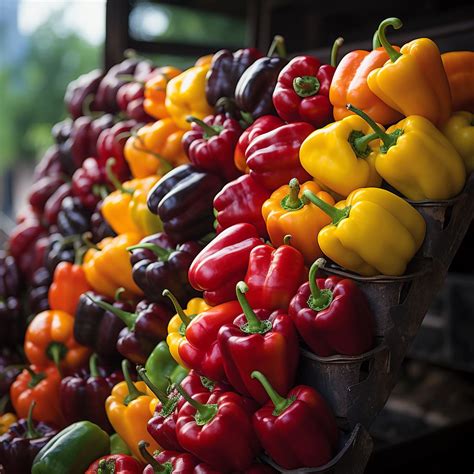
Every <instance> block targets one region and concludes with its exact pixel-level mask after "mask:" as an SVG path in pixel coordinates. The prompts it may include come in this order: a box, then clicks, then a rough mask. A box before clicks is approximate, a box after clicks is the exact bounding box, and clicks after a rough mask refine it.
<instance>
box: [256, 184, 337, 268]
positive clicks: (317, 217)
mask: <svg viewBox="0 0 474 474" xmlns="http://www.w3.org/2000/svg"><path fill="white" fill-rule="evenodd" d="M305 189H309V190H311V191H312V192H313V193H314V194H316V195H317V196H319V197H320V198H321V199H323V200H324V201H326V202H327V203H328V204H331V205H334V199H333V197H332V196H331V195H330V194H329V193H327V192H325V191H323V190H322V189H321V188H320V187H319V186H318V185H317V184H316V183H315V182H314V181H307V182H306V183H303V184H302V185H301V187H300V185H299V183H298V180H297V179H295V178H293V179H292V180H290V183H289V185H286V186H282V187H281V188H278V189H277V190H276V191H274V192H273V193H272V195H271V196H270V198H269V199H267V200H266V201H265V202H264V203H263V206H262V215H263V218H264V220H265V222H266V226H267V231H268V235H269V236H270V240H271V241H272V244H273V246H274V247H279V246H281V245H283V244H284V242H285V237H287V236H288V237H291V239H290V242H291V246H292V247H294V248H296V249H298V250H299V251H300V252H301V253H302V254H303V257H304V259H305V262H306V263H307V264H311V263H312V262H313V261H314V259H315V258H317V257H320V256H321V255H322V253H321V249H320V248H319V246H318V242H317V239H316V238H315V237H316V236H317V235H318V233H319V231H320V230H321V229H322V228H323V227H324V226H325V225H327V224H329V222H330V221H331V219H330V218H329V217H328V216H327V215H326V214H325V213H324V212H322V211H321V210H320V209H319V208H318V207H316V206H315V205H314V204H313V203H311V202H309V201H308V200H307V199H306V198H303V192H304V191H305Z"/></svg>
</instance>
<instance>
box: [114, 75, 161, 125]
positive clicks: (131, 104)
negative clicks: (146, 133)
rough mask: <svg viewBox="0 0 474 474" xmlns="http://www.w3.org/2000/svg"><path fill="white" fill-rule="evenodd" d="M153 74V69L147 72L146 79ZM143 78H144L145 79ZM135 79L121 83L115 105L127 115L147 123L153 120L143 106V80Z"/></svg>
mask: <svg viewBox="0 0 474 474" xmlns="http://www.w3.org/2000/svg"><path fill="white" fill-rule="evenodd" d="M151 75H153V71H151V72H150V73H149V74H148V77H147V78H146V79H148V78H149V77H150V76H151ZM146 79H145V80H146ZM145 80H144V81H143V82H142V81H137V80H135V79H134V78H133V79H132V80H131V81H130V82H127V83H126V84H123V85H122V86H121V87H120V89H119V90H118V91H117V96H116V100H117V105H118V106H119V108H120V110H121V111H122V112H123V113H124V114H125V115H126V116H127V117H128V118H131V119H133V120H136V121H137V122H140V123H148V122H152V121H153V120H154V118H153V117H151V116H150V115H148V114H147V113H146V111H145V109H144V107H143V103H144V101H145V85H144V82H145Z"/></svg>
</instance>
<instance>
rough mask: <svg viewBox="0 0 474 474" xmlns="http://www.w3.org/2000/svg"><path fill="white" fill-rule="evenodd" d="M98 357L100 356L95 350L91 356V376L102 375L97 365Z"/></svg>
mask: <svg viewBox="0 0 474 474" xmlns="http://www.w3.org/2000/svg"><path fill="white" fill-rule="evenodd" d="M98 359H99V356H98V355H97V354H96V353H95V352H94V353H93V354H92V355H91V356H90V357H89V373H90V375H91V377H100V372H99V368H98V367H97V361H98Z"/></svg>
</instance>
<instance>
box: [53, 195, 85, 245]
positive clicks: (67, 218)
mask: <svg viewBox="0 0 474 474" xmlns="http://www.w3.org/2000/svg"><path fill="white" fill-rule="evenodd" d="M90 218H91V211H90V210H89V209H87V208H86V207H85V206H84V205H83V204H82V202H81V201H80V200H79V199H78V198H74V197H72V196H68V197H66V198H65V199H63V201H62V204H61V210H60V211H59V213H58V217H57V226H58V230H59V233H60V234H61V235H63V236H72V235H82V234H84V233H85V232H87V231H88V230H89V226H90V224H89V223H90Z"/></svg>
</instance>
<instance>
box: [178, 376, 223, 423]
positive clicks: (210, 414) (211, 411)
mask: <svg viewBox="0 0 474 474" xmlns="http://www.w3.org/2000/svg"><path fill="white" fill-rule="evenodd" d="M174 387H175V388H176V390H177V391H178V393H179V394H180V395H181V396H182V397H183V398H184V399H185V400H186V401H187V402H188V403H189V404H190V405H191V406H192V407H193V408H194V409H195V410H196V415H195V417H194V419H195V420H196V424H197V425H199V426H202V425H205V424H207V423H209V422H210V421H212V420H213V419H214V417H215V416H216V415H217V412H218V411H219V407H218V406H217V405H216V404H207V403H206V404H204V403H200V402H198V401H197V400H194V398H192V397H191V396H190V395H189V393H188V392H186V390H184V388H183V387H181V385H180V384H175V385H174Z"/></svg>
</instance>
